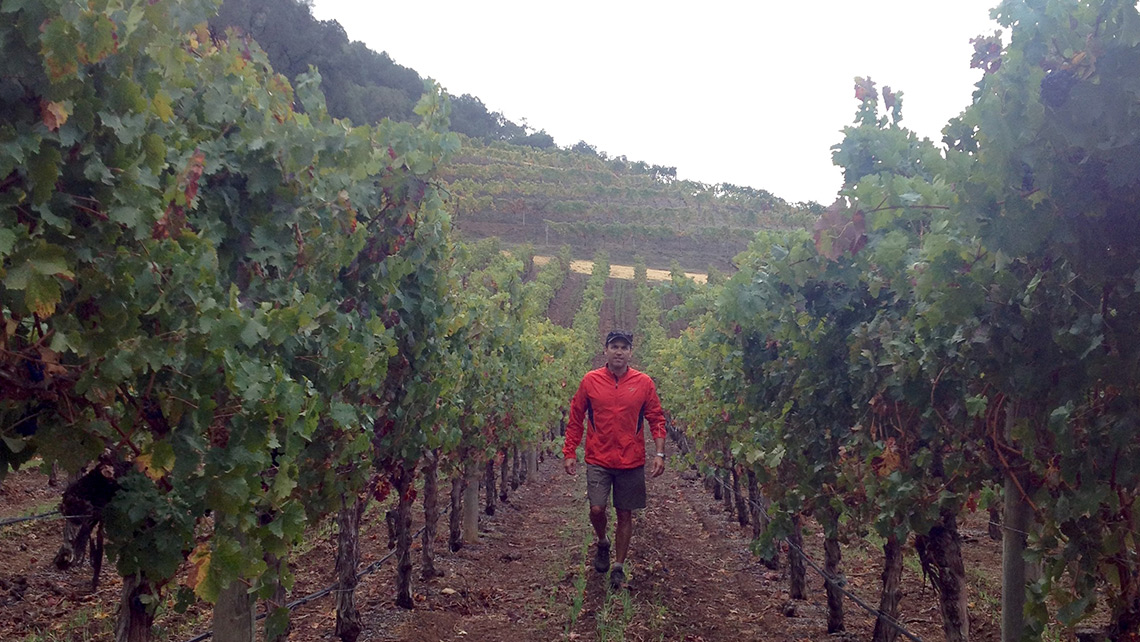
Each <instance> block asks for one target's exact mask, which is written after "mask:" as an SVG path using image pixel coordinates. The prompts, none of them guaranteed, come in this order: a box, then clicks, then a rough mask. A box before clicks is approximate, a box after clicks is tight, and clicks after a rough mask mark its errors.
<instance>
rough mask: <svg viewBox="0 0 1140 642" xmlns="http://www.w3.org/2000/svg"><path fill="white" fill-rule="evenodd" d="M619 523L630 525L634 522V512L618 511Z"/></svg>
mask: <svg viewBox="0 0 1140 642" xmlns="http://www.w3.org/2000/svg"><path fill="white" fill-rule="evenodd" d="M615 512H616V513H617V521H618V523H619V524H629V523H631V522H633V511H631V510H617V511H615Z"/></svg>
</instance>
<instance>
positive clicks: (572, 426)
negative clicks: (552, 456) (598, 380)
mask: <svg viewBox="0 0 1140 642" xmlns="http://www.w3.org/2000/svg"><path fill="white" fill-rule="evenodd" d="M588 401H589V397H588V396H587V395H586V379H585V377H583V378H582V382H581V383H579V384H578V391H577V392H575V393H574V397H573V398H572V399H571V400H570V418H569V419H568V420H567V421H566V441H565V443H563V445H562V457H563V458H565V459H575V458H577V456H578V453H577V451H578V444H579V443H581V441H582V432H583V428H582V422H583V421H585V419H586V403H587V402H588Z"/></svg>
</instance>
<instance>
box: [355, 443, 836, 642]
mask: <svg viewBox="0 0 1140 642" xmlns="http://www.w3.org/2000/svg"><path fill="white" fill-rule="evenodd" d="M532 482H537V483H530V484H528V485H527V486H525V487H523V488H522V489H520V491H519V492H518V493H516V495H515V496H514V498H513V499H512V500H511V503H510V505H509V506H508V507H507V508H506V509H503V510H500V511H498V513H497V514H496V515H495V516H494V517H491V518H487V519H486V521H485V522H484V523H483V525H482V528H484V529H485V533H484V535H483V536H482V537H481V538H480V541H479V543H478V544H476V545H474V546H470V547H468V548H465V549H464V550H462V551H460V552H459V553H458V554H456V555H454V556H451V557H449V558H448V559H447V560H446V561H445V562H444V568H445V569H447V576H446V577H444V578H442V579H439V580H435V581H433V582H432V583H431V584H430V585H429V586H428V587H427V588H426V591H425V599H424V601H423V603H422V607H421V608H418V609H417V610H415V611H413V612H412V613H411V614H410V615H409V617H408V618H407V619H406V621H404V623H403V624H402V625H401V626H399V627H398V628H397V630H395V631H394V632H393V634H392V635H391V637H384V636H383V635H381V634H380V633H379V632H378V631H377V632H375V633H373V634H372V635H373V637H370V638H368V639H375V640H383V639H399V640H412V641H424V642H427V641H429V640H430V641H432V642H436V641H438V640H488V641H490V640H511V639H513V640H553V639H572V640H690V641H701V642H716V641H722V640H723V641H726V642H727V641H730V640H731V641H733V642H736V641H738V640H760V639H763V640H788V641H792V640H803V639H819V638H820V637H824V636H825V635H826V634H824V632H823V631H824V620H823V611H822V609H821V607H819V606H818V605H813V604H811V603H801V605H800V608H799V615H800V617H797V618H785V617H784V616H783V615H782V614H781V612H782V609H783V605H784V604H785V603H786V602H787V594H786V589H785V585H786V579H785V575H784V573H782V572H774V571H769V570H767V569H765V568H764V567H763V566H761V565H759V563H757V562H756V560H755V559H754V558H752V556H751V555H750V554H749V552H748V548H747V541H746V540H745V539H744V538H743V537H742V536H741V534H740V533H739V532H733V531H735V530H737V529H738V527H734V526H731V525H729V524H728V522H727V520H726V519H725V518H724V516H723V515H722V514H720V511H719V509H717V508H716V507H715V505H714V504H712V503H711V502H709V501H706V500H705V499H704V496H703V490H702V489H701V488H700V485H699V483H698V482H694V481H688V480H685V479H682V478H681V476H680V475H679V474H678V471H667V472H666V473H665V475H663V476H662V477H660V478H658V479H653V480H650V481H649V493H650V506H649V508H648V509H646V510H645V511H644V512H642V513H640V514H638V515H637V517H636V518H635V525H634V541H633V544H632V546H631V554H630V565H629V568H630V571H631V578H630V582H629V590H628V592H617V593H612V592H609V591H607V590H606V585H605V582H604V579H605V578H604V576H602V575H599V574H598V573H596V572H595V571H594V570H593V568H592V567H591V566H590V561H591V559H592V557H591V556H592V554H593V548H592V546H591V545H590V544H591V541H592V539H593V536H592V531H591V529H590V526H589V522H588V520H587V519H586V513H587V507H586V501H585V478H584V475H583V474H581V472H580V474H579V475H577V476H575V477H568V476H566V475H565V474H563V473H562V472H561V471H560V470H559V467H558V461H556V460H553V459H551V460H547V462H546V463H545V464H543V465H542V468H541V470H540V473H539V479H537V480H532ZM710 511H711V512H710Z"/></svg>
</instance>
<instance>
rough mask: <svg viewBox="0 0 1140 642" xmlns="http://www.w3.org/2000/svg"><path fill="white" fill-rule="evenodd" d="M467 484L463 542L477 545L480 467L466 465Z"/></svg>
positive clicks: (465, 488)
mask: <svg viewBox="0 0 1140 642" xmlns="http://www.w3.org/2000/svg"><path fill="white" fill-rule="evenodd" d="M466 477H467V480H466V484H465V485H464V487H463V541H464V542H466V543H467V544H475V543H477V542H478V541H479V465H478V464H477V463H475V462H473V461H472V462H468V463H467V464H466Z"/></svg>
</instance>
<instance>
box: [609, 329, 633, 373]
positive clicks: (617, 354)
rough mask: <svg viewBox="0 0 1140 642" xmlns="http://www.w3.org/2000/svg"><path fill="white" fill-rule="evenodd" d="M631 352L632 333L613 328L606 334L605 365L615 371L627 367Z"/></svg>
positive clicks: (623, 370)
mask: <svg viewBox="0 0 1140 642" xmlns="http://www.w3.org/2000/svg"><path fill="white" fill-rule="evenodd" d="M632 353H633V335H632V334H630V333H629V332H625V331H624V330H614V331H613V332H610V333H609V334H608V335H606V350H605V356H606V365H607V366H609V368H610V370H613V371H615V372H617V373H623V372H625V369H626V368H628V367H629V357H630V355H631V354H632Z"/></svg>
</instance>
